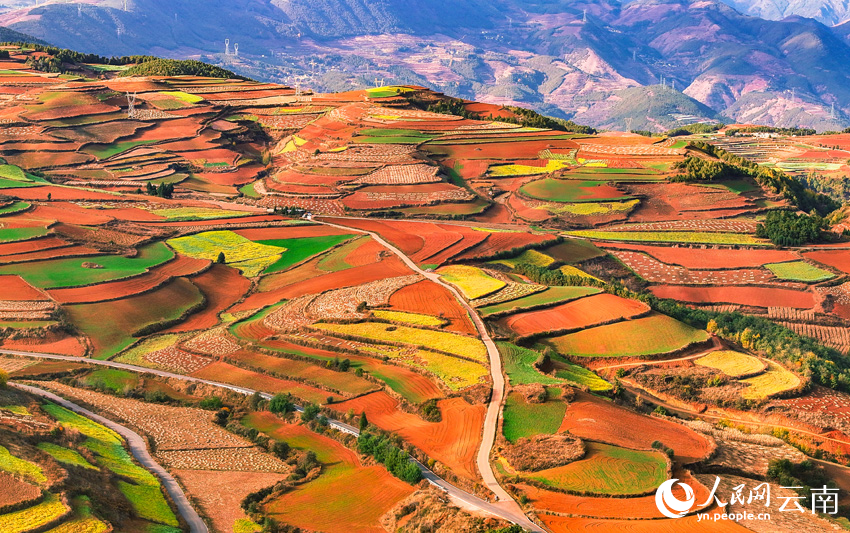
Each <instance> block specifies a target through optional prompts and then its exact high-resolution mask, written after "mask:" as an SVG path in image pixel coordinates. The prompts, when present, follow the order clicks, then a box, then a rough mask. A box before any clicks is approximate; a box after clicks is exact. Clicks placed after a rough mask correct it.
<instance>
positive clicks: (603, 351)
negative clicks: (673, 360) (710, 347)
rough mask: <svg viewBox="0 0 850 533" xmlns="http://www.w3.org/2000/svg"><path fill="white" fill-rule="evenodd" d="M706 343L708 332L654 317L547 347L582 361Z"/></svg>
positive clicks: (554, 340)
mask: <svg viewBox="0 0 850 533" xmlns="http://www.w3.org/2000/svg"><path fill="white" fill-rule="evenodd" d="M705 340H708V333H706V332H705V331H702V330H699V329H695V328H692V327H691V326H688V325H687V324H684V323H682V322H679V321H678V320H675V319H673V318H670V317H668V316H665V315H661V314H657V313H654V314H652V315H650V316H648V317H645V318H639V319H637V320H626V321H624V322H617V323H615V324H609V325H607V326H599V327H595V328H589V329H585V330H582V331H579V332H577V333H571V334H569V335H563V336H560V337H553V338H551V339H548V340H547V341H546V343H548V344H550V345H551V346H552V347H553V348H555V349H556V350H557V351H558V352H559V353H562V354H571V355H575V356H578V357H639V356H642V355H653V354H662V353H668V352H673V351H675V350H679V349H682V348H684V347H686V346H689V345H690V344H693V343H696V342H702V341H705Z"/></svg>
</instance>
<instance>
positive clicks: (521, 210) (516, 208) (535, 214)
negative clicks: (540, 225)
mask: <svg viewBox="0 0 850 533" xmlns="http://www.w3.org/2000/svg"><path fill="white" fill-rule="evenodd" d="M508 204H509V205H510V207H511V209H512V210H513V212H514V213H515V214H516V216H518V217H519V218H521V219H523V220H528V221H531V222H542V221H544V220H548V219H549V218H551V217H552V215H551V214H549V212H548V211H546V210H544V209H534V208H533V207H532V206H530V205H528V204H527V203H526V201H525V200H524V199H522V198H520V197H519V196H517V195H516V194H512V195H511V196H510V198H508Z"/></svg>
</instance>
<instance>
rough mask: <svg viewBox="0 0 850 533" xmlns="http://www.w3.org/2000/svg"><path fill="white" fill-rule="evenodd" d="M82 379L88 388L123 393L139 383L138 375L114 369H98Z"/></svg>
mask: <svg viewBox="0 0 850 533" xmlns="http://www.w3.org/2000/svg"><path fill="white" fill-rule="evenodd" d="M82 379H83V381H84V382H85V383H86V385H88V386H89V387H95V388H98V389H109V390H111V391H113V392H124V391H126V390H128V389H131V388H133V387H135V386H136V385H137V384H138V383H139V376H138V374H135V373H134V372H128V371H126V370H119V369H116V368H99V369H97V370H95V371H93V372H92V373H90V374H88V375H86V376H85V377H84V378H82Z"/></svg>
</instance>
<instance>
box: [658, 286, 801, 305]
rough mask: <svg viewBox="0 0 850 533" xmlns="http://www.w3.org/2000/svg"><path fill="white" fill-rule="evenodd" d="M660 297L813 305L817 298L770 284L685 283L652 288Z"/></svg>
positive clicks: (756, 303)
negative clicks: (692, 285) (721, 284)
mask: <svg viewBox="0 0 850 533" xmlns="http://www.w3.org/2000/svg"><path fill="white" fill-rule="evenodd" d="M649 290H650V291H652V293H653V294H654V295H656V296H658V297H659V298H670V299H672V300H679V301H683V302H693V303H710V304H721V303H722V304H738V305H750V306H754V307H765V308H766V307H793V308H795V309H811V308H812V307H814V305H815V299H814V296H813V295H812V293H811V292H808V291H794V290H791V289H772V288H767V287H741V286H729V287H686V286H683V285H656V286H653V287H650V289H649Z"/></svg>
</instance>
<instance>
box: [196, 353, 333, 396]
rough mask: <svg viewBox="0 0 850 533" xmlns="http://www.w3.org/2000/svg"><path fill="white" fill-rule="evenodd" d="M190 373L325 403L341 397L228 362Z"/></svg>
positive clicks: (199, 376) (197, 376) (240, 385)
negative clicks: (329, 399)
mask: <svg viewBox="0 0 850 533" xmlns="http://www.w3.org/2000/svg"><path fill="white" fill-rule="evenodd" d="M190 375H191V376H192V377H195V378H201V379H209V380H211V381H220V382H222V383H230V384H231V385H236V386H239V387H247V388H251V389H255V390H260V391H263V392H268V393H270V394H277V393H280V392H282V393H287V392H288V393H291V394H292V395H293V396H295V397H296V398H300V399H302V400H306V401H309V402H313V403H319V404H323V403H325V401H327V399H328V398H330V397H333V398H334V401H339V400H342V397H341V396H339V395H338V394H333V393H331V392H328V391H326V390H322V389H318V388H316V387H310V386H308V385H302V384H301V383H297V382H295V381H290V380H287V379H278V378H275V377H272V376H267V375H265V374H260V373H258V372H252V371H250V370H245V369H243V368H239V367H236V366H233V365H230V364H228V363H221V362H218V363H213V364H211V365H208V366H206V367H204V368H202V369H200V370H198V371H197V372H193V373H192V374H190Z"/></svg>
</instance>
